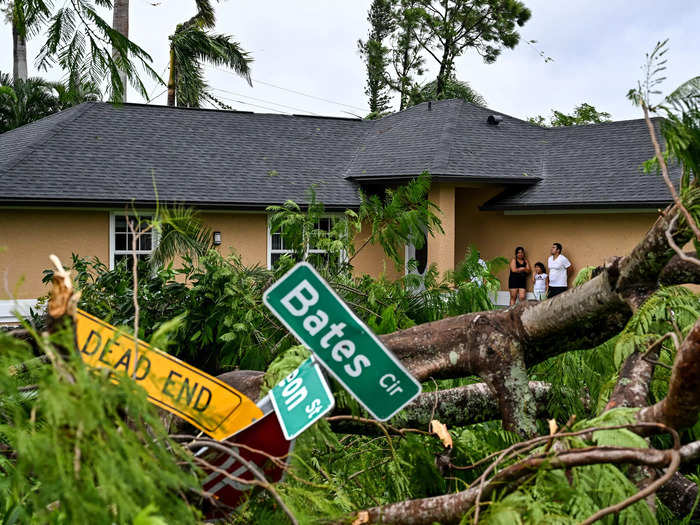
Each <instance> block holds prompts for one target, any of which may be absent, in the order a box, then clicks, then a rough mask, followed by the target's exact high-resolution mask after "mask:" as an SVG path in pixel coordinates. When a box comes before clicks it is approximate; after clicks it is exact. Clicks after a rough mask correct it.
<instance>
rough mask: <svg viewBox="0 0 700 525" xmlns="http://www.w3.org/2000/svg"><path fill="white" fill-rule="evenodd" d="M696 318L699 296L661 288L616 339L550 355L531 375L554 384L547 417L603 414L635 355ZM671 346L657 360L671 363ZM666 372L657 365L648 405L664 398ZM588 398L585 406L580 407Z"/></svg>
mask: <svg viewBox="0 0 700 525" xmlns="http://www.w3.org/2000/svg"><path fill="white" fill-rule="evenodd" d="M699 316H700V297H698V296H697V295H695V294H693V293H692V292H691V291H690V290H688V289H686V288H684V287H682V286H672V287H668V288H662V289H660V290H659V291H657V292H656V293H655V294H653V295H652V296H651V297H650V298H649V299H648V300H647V301H646V302H645V303H644V304H643V305H642V307H641V308H640V309H639V310H638V311H637V312H635V314H634V315H633V316H632V318H631V319H630V320H629V321H628V323H627V325H626V326H625V328H624V330H622V332H620V334H618V335H617V336H616V337H614V338H613V339H611V340H609V341H607V342H606V343H604V344H602V345H601V346H599V347H597V348H594V349H591V350H578V351H574V352H567V353H565V354H562V355H559V356H556V357H553V358H551V359H549V360H547V361H545V362H544V363H541V364H539V365H537V366H536V367H534V368H533V369H532V370H531V371H530V375H531V377H532V378H533V379H539V380H545V381H548V382H550V383H551V384H552V387H553V388H554V391H555V395H554V396H553V397H552V399H551V400H550V407H549V408H550V410H551V413H552V414H553V415H554V416H556V417H557V419H559V420H560V421H562V422H563V421H566V419H568V417H569V416H570V415H571V414H576V415H577V416H578V417H579V419H582V418H586V417H590V416H593V415H595V414H598V413H600V412H602V411H603V409H604V408H605V405H606V404H607V402H608V398H609V396H610V394H611V393H612V389H613V388H614V386H615V384H616V383H617V379H618V371H619V370H620V368H621V366H622V364H623V362H624V361H625V359H627V357H629V356H630V355H631V354H632V353H633V352H640V351H641V352H643V351H645V350H646V348H647V347H648V346H649V345H650V344H651V343H652V342H654V341H656V340H657V339H659V338H660V337H662V336H663V335H664V334H666V333H668V332H671V331H674V330H675V327H674V323H675V324H676V325H677V326H678V327H679V329H680V331H681V333H682V334H685V333H686V332H687V331H688V330H689V329H690V327H691V326H692V325H693V323H694V322H695V320H696V319H697V318H698V317H699ZM674 357H675V348H674V346H673V342H672V341H671V340H670V339H669V340H666V341H665V342H664V343H663V344H662V346H661V348H660V355H659V360H660V361H661V362H662V363H664V364H666V365H671V364H672V363H673V359H674ZM669 376H670V371H669V370H668V369H666V368H663V367H659V366H657V367H656V368H655V372H654V376H653V378H652V382H651V402H656V401H659V400H661V399H663V397H665V395H666V389H667V385H668V379H669ZM585 398H589V401H588V403H587V404H588V408H586V403H584V401H585Z"/></svg>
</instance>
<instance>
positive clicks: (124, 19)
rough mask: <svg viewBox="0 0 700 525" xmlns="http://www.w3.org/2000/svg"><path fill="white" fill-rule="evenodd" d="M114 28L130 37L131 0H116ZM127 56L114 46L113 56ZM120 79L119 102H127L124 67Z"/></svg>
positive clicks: (113, 14) (120, 71)
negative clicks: (120, 91)
mask: <svg viewBox="0 0 700 525" xmlns="http://www.w3.org/2000/svg"><path fill="white" fill-rule="evenodd" d="M112 28H113V29H114V30H115V31H118V32H120V33H121V34H122V35H124V36H125V37H126V38H129V0H114V11H113V12H112ZM118 56H119V58H122V59H123V58H127V57H121V54H120V53H119V51H117V49H115V48H114V47H112V58H113V59H115V60H116V59H117V57H118ZM119 80H120V81H121V83H122V86H123V87H122V94H121V97H119V101H118V102H126V92H127V89H128V84H127V78H126V72H125V71H124V70H123V69H120V70H119Z"/></svg>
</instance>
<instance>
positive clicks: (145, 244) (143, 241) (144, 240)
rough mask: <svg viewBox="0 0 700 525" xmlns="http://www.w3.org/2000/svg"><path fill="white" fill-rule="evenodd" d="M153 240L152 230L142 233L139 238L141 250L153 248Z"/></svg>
mask: <svg viewBox="0 0 700 525" xmlns="http://www.w3.org/2000/svg"><path fill="white" fill-rule="evenodd" d="M151 246H152V242H151V232H148V233H144V234H143V235H141V237H140V238H139V247H138V249H139V250H148V251H150V250H151Z"/></svg>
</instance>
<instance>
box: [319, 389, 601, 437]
mask: <svg viewBox="0 0 700 525" xmlns="http://www.w3.org/2000/svg"><path fill="white" fill-rule="evenodd" d="M528 387H529V389H530V392H531V394H532V397H533V398H534V399H535V403H536V407H535V417H537V418H538V419H541V418H544V417H549V414H550V413H549V401H550V399H551V390H552V389H551V386H550V385H549V384H548V383H544V382H542V381H530V383H529V385H528ZM587 402H588V401H587V400H584V403H587ZM337 414H338V412H337V411H336V412H334V413H333V415H337ZM500 418H501V412H500V410H499V407H498V399H497V398H496V396H495V395H494V393H493V392H492V390H491V389H490V388H489V386H488V385H487V384H486V383H474V384H472V385H466V386H460V387H456V388H449V389H446V390H437V391H435V392H423V393H422V394H420V395H419V396H418V397H417V398H416V399H415V400H413V401H412V402H411V403H409V404H408V405H406V407H404V409H403V410H401V412H399V414H398V415H396V416H395V417H393V418H392V419H390V420H389V421H387V422H386V423H387V424H388V425H390V426H391V427H394V428H398V429H404V428H411V429H419V430H427V429H428V425H429V424H430V421H431V420H432V419H437V420H438V421H440V422H441V423H444V424H445V425H447V427H448V428H452V427H462V426H466V425H473V424H474V423H483V422H485V421H492V420H495V419H500ZM331 428H332V429H333V431H334V432H337V433H341V434H365V435H379V434H381V433H382V431H381V429H380V428H379V427H378V426H377V425H372V424H368V423H365V422H363V421H361V420H337V421H331Z"/></svg>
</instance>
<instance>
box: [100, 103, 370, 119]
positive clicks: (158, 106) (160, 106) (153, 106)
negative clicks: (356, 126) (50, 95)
mask: <svg viewBox="0 0 700 525" xmlns="http://www.w3.org/2000/svg"><path fill="white" fill-rule="evenodd" d="M91 103H94V104H100V105H105V106H115V105H116V106H132V107H144V108H149V109H165V110H170V111H175V110H183V111H201V112H210V113H240V114H243V115H274V116H276V117H292V118H314V119H333V120H349V121H352V122H363V121H364V119H361V118H357V117H336V116H331V115H304V114H300V113H266V112H257V111H244V110H240V109H216V108H190V107H184V106H167V105H163V104H147V103H144V102H121V103H119V104H112V103H110V102H104V101H98V102H91Z"/></svg>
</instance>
